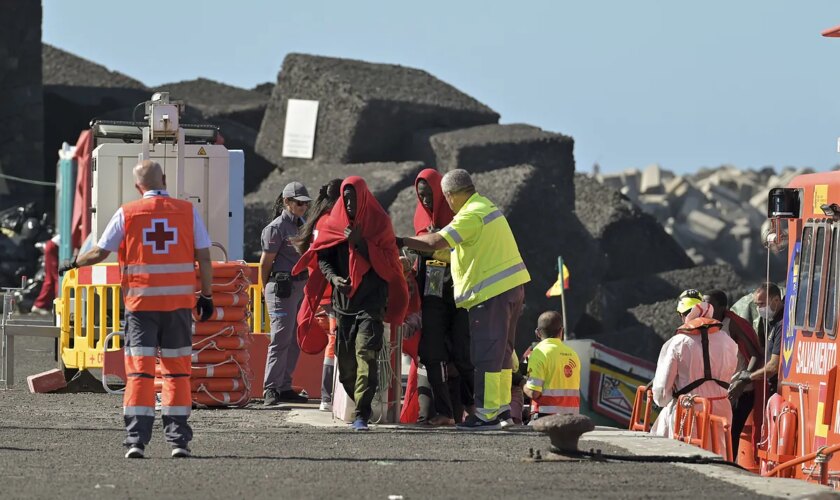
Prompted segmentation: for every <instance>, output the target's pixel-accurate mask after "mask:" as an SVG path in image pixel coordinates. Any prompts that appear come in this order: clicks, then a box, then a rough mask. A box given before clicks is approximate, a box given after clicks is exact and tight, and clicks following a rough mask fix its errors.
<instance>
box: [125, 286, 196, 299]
mask: <svg viewBox="0 0 840 500" xmlns="http://www.w3.org/2000/svg"><path fill="white" fill-rule="evenodd" d="M193 293H195V285H178V286H148V287H146V288H137V287H133V288H129V289H128V292H126V294H125V295H126V296H127V297H163V296H173V295H176V296H177V295H184V294H193Z"/></svg>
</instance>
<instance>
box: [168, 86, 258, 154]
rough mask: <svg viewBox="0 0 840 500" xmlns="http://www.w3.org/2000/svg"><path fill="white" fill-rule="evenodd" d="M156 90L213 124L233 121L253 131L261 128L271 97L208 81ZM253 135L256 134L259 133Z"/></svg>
mask: <svg viewBox="0 0 840 500" xmlns="http://www.w3.org/2000/svg"><path fill="white" fill-rule="evenodd" d="M155 91H165V92H169V94H170V98H172V99H179V100H183V101H185V102H186V104H187V106H190V107H194V108H196V109H197V110H199V111H200V112H201V114H202V115H204V117H205V118H206V119H207V120H209V121H210V122H213V121H214V120H219V119H223V120H232V121H235V122H239V123H241V124H242V125H245V126H246V127H248V128H251V129H253V130H254V131H258V130H259V129H260V126H261V125H262V120H263V115H264V114H265V107H266V105H267V104H268V96H267V95H266V94H265V93H262V92H257V91H254V90H247V89H242V88H239V87H234V86H231V85H226V84H224V83H220V82H216V81H213V80H208V79H206V78H197V79H195V80H187V81H183V82H175V83H165V84H163V85H159V86H158V87H157V88H156V89H155ZM254 134H255V135H256V132H254ZM255 140H256V137H255ZM251 147H253V143H252V144H251Z"/></svg>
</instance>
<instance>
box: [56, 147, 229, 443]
mask: <svg viewBox="0 0 840 500" xmlns="http://www.w3.org/2000/svg"><path fill="white" fill-rule="evenodd" d="M134 180H135V187H136V188H137V190H138V191H139V192H140V193H141V194H142V195H143V197H142V198H141V199H139V200H136V201H132V202H129V203H126V204H124V205H123V206H122V207H120V209H119V210H117V212H116V213H115V214H114V216H113V217H112V218H111V221H110V222H109V223H108V225H107V226H106V228H105V231H104V232H103V234H102V237H101V238H100V240H99V242H98V243H97V244H96V246H95V247H94V248H93V249H92V250H90V251H88V252H86V253H84V254H82V255H80V256H79V257H78V258H77V259H75V260H74V261H73V262H72V263H70V264H67V265H65V266H63V267H62V270H61V271H62V273H63V272H64V271H67V270H68V269H74V268H77V267H80V266H89V265H93V264H98V263H99V262H102V261H103V260H105V259H106V258H107V257H108V256H109V255H110V254H111V252H117V251H118V252H119V263H120V271H121V273H122V292H123V299H124V303H125V372H126V374H127V375H128V380H127V381H126V387H125V396H124V397H123V415H124V418H125V426H126V434H127V435H126V438H125V441H124V443H123V444H124V445H125V446H126V448H127V449H128V451H127V452H126V454H125V457H126V458H143V456H144V454H145V448H146V445H147V444H149V441H150V440H151V437H152V426H153V425H154V420H155V386H154V383H155V357H156V356H158V355H160V368H161V374H162V375H163V391H162V403H163V404H162V408H161V417H162V419H163V425H164V433H165V435H166V440H167V442H168V443H169V444H170V446H171V447H172V453H171V455H172V457H176V458H184V457H189V456H190V449H189V447H188V445H189V442H190V441H191V440H192V429H191V428H190V425H189V423H187V419H188V418H189V415H190V411H191V409H192V397H191V394H190V392H191V388H190V371H191V368H190V356H191V354H192V321H193V318H192V308H193V307H195V308H196V309H197V312H198V316H199V318H200V320H201V321H205V320H207V319H208V318H209V317H210V316H211V315H212V313H213V299H212V295H211V293H212V290H211V282H212V279H213V269H212V267H211V264H210V237H209V235H208V234H207V228H206V227H205V226H204V223H203V222H202V221H201V217H199V215H198V212H196V210H195V208H194V207H193V205H192V203H190V202H188V201H184V200H176V199H174V198H171V197H170V196H169V194H168V193H167V192H166V177H165V176H164V175H163V170H162V169H161V167H160V165H159V164H158V163H155V162H153V161H149V160H145V161H143V162H141V163H140V164H138V165H137V166H136V167H134ZM196 260H197V261H198V267H199V273H200V276H201V294H200V295H199V297H198V301H197V303H196V296H195V288H196V286H195V285H196V283H195V261H196Z"/></svg>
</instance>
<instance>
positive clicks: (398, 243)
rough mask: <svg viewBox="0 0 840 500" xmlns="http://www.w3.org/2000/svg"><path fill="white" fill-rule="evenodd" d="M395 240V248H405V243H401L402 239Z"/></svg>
mask: <svg viewBox="0 0 840 500" xmlns="http://www.w3.org/2000/svg"><path fill="white" fill-rule="evenodd" d="M396 240H397V248H402V247H404V246H405V241H403V238H402V237H400V236H397V237H396Z"/></svg>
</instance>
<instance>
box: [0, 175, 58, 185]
mask: <svg viewBox="0 0 840 500" xmlns="http://www.w3.org/2000/svg"><path fill="white" fill-rule="evenodd" d="M0 178H2V179H8V180H10V181H15V182H22V183H23V184H34V185H36V186H49V187H56V186H57V184H56V183H55V182H47V181H36V180H34V179H24V178H23V177H17V176H14V175H9V174H3V173H0Z"/></svg>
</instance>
